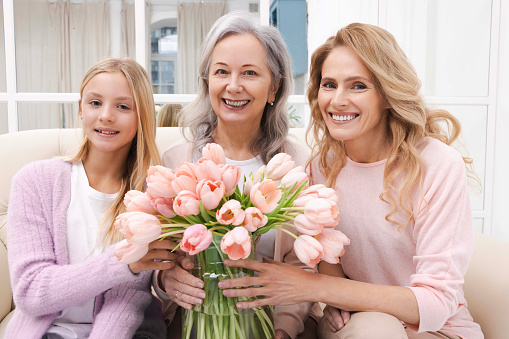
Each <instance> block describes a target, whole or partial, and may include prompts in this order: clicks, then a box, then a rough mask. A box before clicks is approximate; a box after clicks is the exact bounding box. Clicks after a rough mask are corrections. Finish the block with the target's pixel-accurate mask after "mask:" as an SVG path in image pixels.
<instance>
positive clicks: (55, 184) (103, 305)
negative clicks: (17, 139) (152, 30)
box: [6, 58, 174, 339]
mask: <svg viewBox="0 0 509 339" xmlns="http://www.w3.org/2000/svg"><path fill="white" fill-rule="evenodd" d="M80 96H81V99H80V101H79V117H80V118H81V120H82V125H83V132H84V139H83V143H82V145H81V147H80V149H79V151H78V153H77V154H76V155H75V156H74V157H73V158H72V159H70V160H63V159H60V158H54V159H49V160H43V161H38V162H34V163H31V164H29V165H27V166H25V167H24V168H23V169H21V170H20V171H19V172H18V173H17V174H16V176H15V178H14V179H13V183H12V192H11V195H10V199H11V200H10V205H9V215H8V223H9V228H8V243H9V254H8V255H9V257H8V259H9V267H10V275H11V281H12V288H13V297H14V303H15V304H16V309H15V311H14V315H13V317H12V319H11V320H10V322H9V324H8V327H7V330H6V338H34V339H35V338H41V337H43V338H132V337H133V336H134V335H135V332H136V330H137V329H138V328H139V327H140V325H141V324H142V321H143V320H144V316H143V314H144V312H145V309H147V313H146V314H145V320H146V322H147V323H148V322H150V324H151V327H150V328H148V329H146V331H145V332H138V333H139V334H140V335H143V336H144V337H156V338H160V337H164V336H165V331H166V329H165V325H164V323H163V322H162V317H161V313H160V312H161V310H160V305H159V308H158V305H157V302H156V301H155V300H154V298H153V297H152V295H151V291H150V288H149V286H150V278H151V271H146V272H141V271H142V270H141V269H140V267H141V265H140V262H142V261H144V265H143V267H144V269H165V268H171V267H172V265H173V264H172V263H163V262H153V261H152V259H154V258H156V257H157V259H163V260H171V259H174V255H173V254H170V253H169V252H168V251H156V249H155V248H152V249H151V250H150V251H149V253H147V255H146V256H145V257H144V258H143V259H141V260H140V262H137V263H134V264H131V265H129V266H128V265H126V264H122V263H120V262H119V261H118V259H117V258H116V257H115V256H114V254H113V248H114V246H110V245H112V244H113V243H115V242H118V241H119V240H121V239H122V237H121V234H120V233H119V232H118V231H117V230H116V229H115V227H114V226H113V221H114V219H115V217H116V216H117V215H118V214H119V213H121V212H123V211H124V205H123V197H124V195H125V193H126V192H128V191H129V190H132V189H136V190H142V189H143V183H144V179H145V176H146V172H147V169H148V167H149V166H150V165H151V163H154V164H158V163H160V159H159V154H158V150H157V148H156V144H155V131H156V127H155V112H154V102H153V94H152V87H151V84H150V81H149V78H148V75H147V73H146V72H145V70H144V69H143V68H142V67H141V66H140V65H139V64H137V63H136V62H135V61H133V60H130V59H122V60H120V59H113V58H110V59H106V60H103V61H101V62H99V63H97V64H96V65H94V66H93V67H92V68H91V69H90V70H89V71H88V72H87V74H86V75H85V77H84V79H83V81H82V84H81V90H80ZM100 226H101V227H100ZM158 246H159V248H166V247H169V246H170V244H168V242H161V244H160V245H158ZM103 248H104V250H103ZM151 303H152V304H151ZM149 305H151V306H150V307H149ZM147 307H148V308H147Z"/></svg>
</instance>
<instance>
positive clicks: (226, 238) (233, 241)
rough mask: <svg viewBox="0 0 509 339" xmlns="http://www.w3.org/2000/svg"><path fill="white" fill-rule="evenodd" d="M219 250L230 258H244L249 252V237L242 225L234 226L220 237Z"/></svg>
mask: <svg viewBox="0 0 509 339" xmlns="http://www.w3.org/2000/svg"><path fill="white" fill-rule="evenodd" d="M221 251H223V252H224V253H226V254H228V257H229V258H230V259H232V260H238V259H246V258H247V257H249V255H250V254H251V237H250V236H249V233H248V232H247V230H246V229H245V228H244V227H235V228H234V229H233V230H231V231H229V232H228V233H226V234H225V235H223V238H222V239H221Z"/></svg>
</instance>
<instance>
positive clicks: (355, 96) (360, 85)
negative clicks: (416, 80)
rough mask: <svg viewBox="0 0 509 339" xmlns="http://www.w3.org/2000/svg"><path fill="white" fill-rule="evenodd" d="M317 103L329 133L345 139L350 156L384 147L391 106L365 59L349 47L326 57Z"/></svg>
mask: <svg viewBox="0 0 509 339" xmlns="http://www.w3.org/2000/svg"><path fill="white" fill-rule="evenodd" d="M318 106H319V107H320V111H321V113H322V117H323V119H324V121H325V123H326V124H327V128H328V130H329V133H330V134H331V136H332V137H333V138H334V139H336V140H342V141H344V144H345V147H346V150H347V153H348V155H349V156H350V158H352V156H353V155H354V154H351V153H355V152H358V151H359V150H362V152H363V153H365V151H366V150H368V152H369V150H371V152H380V151H381V149H380V147H382V146H383V147H384V148H383V149H385V147H386V145H387V129H388V126H387V120H386V109H387V108H388V105H387V104H386V102H385V101H384V100H383V98H382V96H381V95H380V93H379V92H378V91H377V90H376V88H375V86H374V84H373V79H372V78H371V75H370V72H369V71H368V69H367V68H366V66H364V63H363V62H362V60H361V59H360V58H359V56H358V55H357V54H356V53H355V52H354V51H353V50H352V49H350V48H349V47H336V48H334V49H333V50H332V51H331V52H330V53H329V55H328V56H327V58H326V59H325V61H324V63H323V66H322V79H321V82H320V89H319V91H318ZM357 161H358V160H357Z"/></svg>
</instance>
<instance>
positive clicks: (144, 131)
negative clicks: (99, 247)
mask: <svg viewBox="0 0 509 339" xmlns="http://www.w3.org/2000/svg"><path fill="white" fill-rule="evenodd" d="M104 72H122V73H123V74H124V75H125V77H126V80H127V83H128V85H129V88H130V90H131V94H132V96H133V99H134V109H135V111H136V113H137V116H138V129H137V132H136V135H135V137H134V139H133V142H132V144H131V149H130V150H129V154H128V156H127V163H126V168H125V172H124V175H123V179H122V186H121V188H120V192H119V194H118V197H117V198H116V199H115V201H114V203H113V204H112V206H111V207H110V208H109V209H108V211H107V212H106V215H105V216H104V219H103V221H102V223H101V233H100V234H101V235H102V243H103V246H107V245H109V244H112V243H115V242H118V241H120V240H122V234H121V233H120V232H118V231H117V230H116V229H115V227H114V225H113V223H114V221H115V218H116V217H117V216H118V215H119V214H120V213H123V212H125V206H124V196H125V194H126V193H127V192H128V191H130V190H139V191H144V190H145V189H144V182H145V177H146V175H147V170H148V168H149V166H150V165H152V164H153V165H159V164H160V163H161V159H160V157H159V151H158V150H157V146H156V141H155V135H156V114H155V105H154V95H153V92H152V85H151V83H150V79H149V77H148V74H147V72H146V71H145V69H144V68H143V67H141V66H140V64H138V63H137V62H136V61H134V60H132V59H129V58H125V59H117V58H107V59H104V60H102V61H99V62H98V63H96V64H95V65H94V66H92V67H91V68H90V69H89V70H88V72H87V73H86V74H85V76H84V77H83V80H82V82H81V88H80V97H82V96H83V89H84V88H85V87H86V86H87V84H88V82H89V81H90V80H91V79H92V78H93V77H95V76H96V75H97V74H100V73H104ZM80 105H81V101H80ZM89 149H90V141H89V140H88V137H87V135H86V134H85V133H83V142H82V143H81V146H80V148H79V150H78V153H77V154H76V155H75V156H74V157H73V158H71V159H70V160H69V161H71V162H76V161H79V160H82V159H85V158H86V157H87V155H88V151H89Z"/></svg>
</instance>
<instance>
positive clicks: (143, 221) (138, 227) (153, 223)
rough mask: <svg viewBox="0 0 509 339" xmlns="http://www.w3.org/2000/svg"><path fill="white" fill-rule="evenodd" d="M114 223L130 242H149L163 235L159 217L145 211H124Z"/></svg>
mask: <svg viewBox="0 0 509 339" xmlns="http://www.w3.org/2000/svg"><path fill="white" fill-rule="evenodd" d="M114 225H115V227H116V228H117V229H118V230H119V231H120V233H122V234H123V235H124V237H125V238H126V239H127V241H129V242H130V243H137V244H148V243H149V242H152V241H154V240H156V239H158V238H159V236H160V235H161V223H160V222H159V219H157V217H156V216H154V215H151V214H147V213H144V212H126V213H122V214H120V215H119V216H118V217H117V218H116V219H115V223H114Z"/></svg>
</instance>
